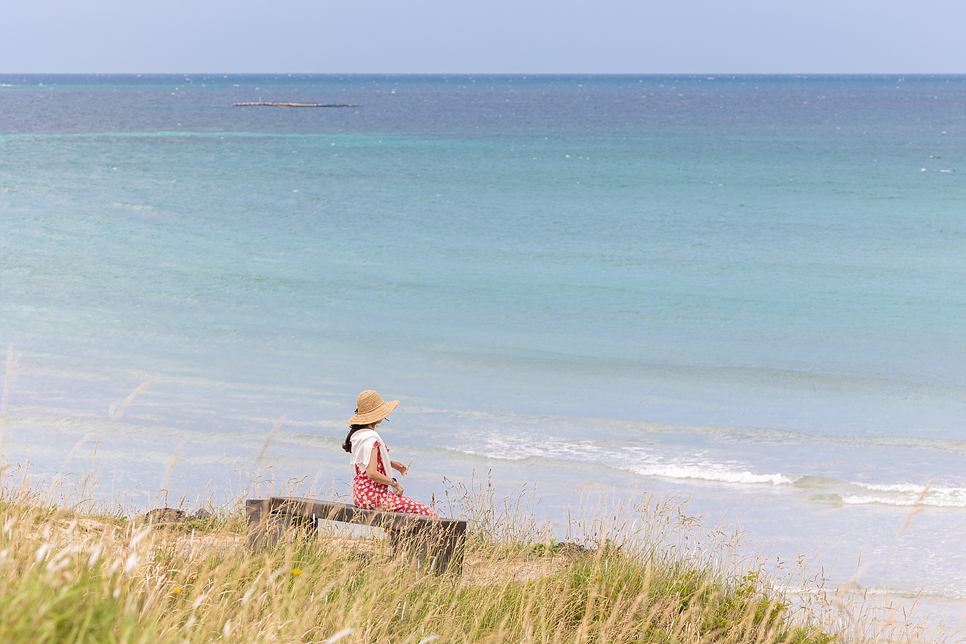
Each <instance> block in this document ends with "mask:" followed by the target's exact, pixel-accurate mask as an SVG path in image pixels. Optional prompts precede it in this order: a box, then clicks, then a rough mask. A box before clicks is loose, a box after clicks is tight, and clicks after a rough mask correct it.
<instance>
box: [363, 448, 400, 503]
mask: <svg viewBox="0 0 966 644" xmlns="http://www.w3.org/2000/svg"><path fill="white" fill-rule="evenodd" d="M366 476H368V477H369V478H370V479H371V480H372V481H375V482H376V483H379V484H380V485H388V486H390V487H391V488H392V489H393V490H394V491H395V492H396V495H397V496H402V493H403V488H402V486H401V485H399V483H397V482H396V481H394V480H392V477H389V476H386V475H385V474H383V473H381V472H380V471H379V448H378V447H373V448H372V454H370V455H369V464H368V465H366Z"/></svg>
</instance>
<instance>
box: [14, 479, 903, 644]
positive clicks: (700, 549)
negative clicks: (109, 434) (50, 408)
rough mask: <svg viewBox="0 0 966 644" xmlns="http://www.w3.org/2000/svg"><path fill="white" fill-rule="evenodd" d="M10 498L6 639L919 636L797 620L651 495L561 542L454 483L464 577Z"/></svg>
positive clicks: (591, 520)
mask: <svg viewBox="0 0 966 644" xmlns="http://www.w3.org/2000/svg"><path fill="white" fill-rule="evenodd" d="M0 498H2V501H0V526H2V534H0V642H3V643H4V644H20V643H28V642H29V643H31V644H33V643H46V642H50V643H54V642H56V643H87V642H91V643H95V642H96V643H98V644H101V643H109V642H125V643H131V644H133V643H145V644H147V643H152V644H153V643H164V644H167V643H171V644H176V643H177V644H181V643H184V642H239V643H241V642H246V643H248V642H251V643H254V642H265V643H269V642H278V643H288V642H293V643H294V642H299V643H305V642H327V643H328V644H334V642H336V641H341V642H343V643H344V644H350V643H373V644H375V643H379V644H384V643H397V644H428V643H429V642H433V641H436V640H439V641H441V642H487V643H492V644H498V643H502V642H506V643H512V644H521V643H529V642H533V643H535V644H536V643H550V642H561V643H563V642H574V643H577V642H599V643H601V644H603V643H605V642H682V643H684V642H695V643H697V642H761V643H766V642H767V643H771V642H776V643H777V642H795V643H802V644H805V643H816V644H824V643H826V642H830V641H833V640H836V641H845V640H866V641H871V640H877V641H887V640H896V639H908V637H906V636H905V635H903V636H902V637H901V638H900V637H897V633H896V631H888V632H887V631H885V630H881V629H880V630H879V631H877V632H871V633H862V632H860V631H857V630H854V629H853V630H852V631H848V630H845V631H843V630H841V628H839V627H835V628H839V630H837V631H836V630H833V625H832V624H831V622H826V623H825V624H824V625H823V624H822V623H821V621H820V619H819V617H818V616H815V615H813V616H812V617H811V618H809V617H808V614H803V613H800V612H799V613H796V612H794V611H793V610H792V609H791V607H790V604H789V603H788V602H787V601H785V600H784V598H782V597H781V596H780V595H778V594H776V592H775V591H774V590H771V585H770V584H769V583H766V581H767V580H766V578H765V575H764V574H763V573H762V572H761V569H760V567H759V566H757V565H755V562H754V560H750V561H745V562H743V563H742V565H741V566H739V567H738V568H737V569H738V570H740V571H741V572H735V573H732V574H728V573H726V572H723V570H725V569H726V566H724V565H723V561H724V559H725V558H726V556H725V555H726V554H728V553H729V552H731V549H732V548H733V547H734V543H733V535H731V536H729V535H724V534H721V533H715V532H710V533H702V532H701V531H700V530H699V529H698V528H697V523H696V522H695V520H694V519H693V518H691V517H688V516H687V515H686V514H684V513H683V512H682V508H681V507H680V506H679V505H676V504H674V503H671V502H668V501H662V500H657V499H654V498H651V497H630V498H628V499H625V500H624V501H623V502H621V503H618V504H617V505H616V506H615V507H613V508H612V509H610V510H607V509H604V508H598V509H596V510H595V511H594V512H590V513H588V514H589V517H588V518H586V519H585V520H582V521H575V524H574V526H573V527H572V532H573V533H577V532H579V533H580V534H579V536H574V537H572V539H573V540H574V543H571V544H558V543H556V542H554V541H553V540H551V539H549V538H547V537H546V536H545V534H544V533H543V532H542V531H541V526H539V524H538V523H537V522H536V520H535V519H534V516H533V514H532V512H530V510H529V508H530V506H529V505H528V503H527V496H526V495H521V496H518V497H515V498H504V499H497V498H494V496H493V491H492V488H490V487H489V486H488V485H487V484H486V483H483V484H477V485H473V484H471V485H469V486H464V485H452V486H451V487H450V488H449V489H448V490H447V492H446V494H445V498H444V499H443V500H442V501H441V503H440V506H441V510H442V511H443V512H444V513H446V514H449V515H451V516H457V515H461V516H464V517H465V518H467V519H468V520H469V523H470V533H469V541H468V544H467V553H466V566H465V571H464V574H463V575H461V576H453V575H451V576H443V577H436V576H433V575H430V574H427V573H426V572H425V571H421V570H420V569H418V567H417V566H414V565H413V564H411V563H407V561H406V560H405V559H400V558H393V557H392V555H391V552H390V549H389V547H388V542H387V541H386V540H385V539H382V538H379V537H378V535H375V534H373V535H369V536H362V537H360V536H358V535H356V536H348V535H347V534H346V533H345V532H340V531H339V530H338V527H337V526H332V525H330V526H323V530H321V531H320V532H319V533H318V535H313V536H311V537H309V538H292V539H289V540H288V541H287V542H286V543H283V544H280V545H279V547H277V548H276V549H275V550H273V551H270V552H261V553H252V552H249V551H248V550H247V549H246V548H245V546H244V543H245V542H244V520H243V516H242V513H241V512H240V511H239V510H238V507H239V505H237V504H236V505H234V506H231V505H230V506H227V507H226V509H225V510H224V511H222V512H220V513H216V514H215V516H213V517H212V518H210V519H207V520H205V521H194V522H191V523H188V524H185V525H178V526H168V527H160V528H159V527H155V526H149V525H145V524H144V523H143V522H142V521H141V520H138V518H126V517H122V516H118V515H112V514H108V515H103V514H102V515H100V516H97V515H96V512H93V511H92V510H91V509H90V507H89V506H83V507H85V508H87V509H86V510H84V511H81V509H80V508H81V507H82V506H75V507H73V508H67V507H63V505H62V504H61V505H60V506H58V505H54V504H53V503H50V502H47V501H44V498H46V497H45V496H44V495H39V494H36V493H34V492H32V491H31V490H30V489H29V488H27V487H24V486H20V487H14V486H12V485H11V484H9V481H7V483H5V485H4V487H3V489H2V497H0ZM530 500H531V501H532V497H531V498H530ZM618 518H620V519H621V520H620V522H618ZM577 542H579V544H580V547H578V546H577V545H576V544H577ZM732 559H733V557H732Z"/></svg>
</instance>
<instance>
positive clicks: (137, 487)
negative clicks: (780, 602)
mask: <svg viewBox="0 0 966 644" xmlns="http://www.w3.org/2000/svg"><path fill="white" fill-rule="evenodd" d="M253 100H265V101H269V100H279V101H284V100H291V101H300V102H338V103H357V104H360V105H361V106H362V107H359V108H345V109H341V108H340V109H277V108H238V107H232V103H234V102H242V101H253ZM964 108H966V77H962V76H955V77H953V76H935V77H908V76H907V77H878V76H877V77H872V76H869V77H715V78H708V77H704V76H701V77H657V76H648V77H630V76H612V77H577V76H567V77H555V76H537V77H522V76H477V77H457V76H448V77H444V76H429V77H426V76H398V77H396V76H346V77H338V76H292V77H289V76H280V77H272V76H227V77H225V76H190V77H185V76H144V77H134V76H27V77H24V76H10V75H7V76H0V124H2V125H0V219H2V221H3V226H2V230H0V271H2V273H0V275H2V284H0V293H2V297H0V320H2V321H0V341H2V342H3V344H4V346H7V345H10V344H12V345H13V348H14V353H15V356H16V359H17V368H16V371H15V374H14V375H15V378H14V379H13V381H12V382H11V383H10V386H9V388H8V396H7V418H6V421H5V425H4V429H3V431H4V435H3V447H2V449H3V453H4V455H5V456H6V457H7V458H8V459H10V460H12V461H17V462H26V461H30V463H31V468H32V471H34V472H35V473H36V474H37V475H38V476H49V475H52V474H53V473H54V472H60V473H63V472H65V471H78V470H89V469H90V468H91V467H92V464H93V466H94V467H97V468H99V480H100V486H101V490H102V491H103V493H104V494H105V495H107V494H111V495H116V494H118V493H120V492H121V491H123V492H124V493H125V494H126V495H127V498H129V499H130V500H131V501H132V502H133V503H134V504H135V505H138V506H140V507H144V506H147V505H149V504H152V503H156V502H159V501H158V496H157V492H158V490H159V488H162V487H164V488H168V489H169V492H168V499H169V502H170V500H171V499H172V498H180V497H182V496H185V498H186V503H189V504H190V503H197V502H198V500H199V499H200V498H201V497H202V496H203V495H204V494H205V492H204V491H205V490H206V489H207V490H208V492H209V493H210V492H212V491H213V490H215V494H216V495H220V496H223V495H225V494H230V493H232V492H235V493H238V492H240V491H241V490H243V489H244V486H245V482H246V481H247V480H248V479H249V478H250V477H252V476H258V477H261V478H265V477H272V476H274V479H275V481H276V482H280V481H285V480H287V479H290V478H293V477H304V480H305V483H306V484H307V485H312V486H313V488H314V489H322V490H327V489H331V488H333V487H334V488H335V489H336V490H337V491H344V490H345V489H346V486H347V483H348V481H349V473H348V467H347V466H346V455H345V454H344V452H342V451H341V449H339V445H340V444H341V442H342V439H343V437H344V429H345V420H346V419H347V418H348V417H349V416H350V415H351V412H352V409H353V408H354V400H355V395H356V394H357V393H358V392H359V391H361V390H362V389H366V388H370V387H374V388H376V389H378V390H379V391H380V392H381V393H383V394H384V395H385V396H386V397H389V398H392V399H396V398H398V399H400V400H401V401H402V404H401V406H400V408H399V410H398V411H397V412H396V413H394V414H393V417H392V419H391V422H390V423H389V424H388V426H385V427H386V431H385V432H384V435H385V437H386V439H387V441H389V443H390V445H391V446H392V447H393V448H394V452H395V453H398V454H400V455H401V460H404V461H405V462H408V461H409V459H415V461H414V463H413V473H412V474H411V475H410V476H409V477H408V479H407V481H406V488H407V492H409V493H411V494H412V495H413V496H415V497H417V498H421V499H429V498H432V496H433V495H437V496H438V495H440V494H441V493H442V491H443V483H442V477H444V476H445V477H448V478H449V479H450V480H465V479H467V478H468V477H469V476H470V473H471V472H473V471H475V472H476V473H477V476H478V477H479V476H480V475H482V473H483V472H486V471H492V475H493V477H494V480H495V481H497V483H498V485H499V486H501V489H505V490H507V491H508V490H510V489H511V488H513V487H514V486H517V485H520V484H522V483H524V482H528V481H529V482H532V481H534V480H536V481H537V489H538V496H540V497H541V498H542V499H543V501H542V503H541V504H540V506H539V510H540V512H541V513H543V515H544V516H545V517H546V518H547V519H548V520H551V521H554V522H556V523H557V524H558V525H559V526H560V528H559V529H560V530H564V529H565V523H566V516H567V508H568V506H574V505H576V504H577V503H579V499H580V498H581V495H583V496H584V498H587V495H591V496H593V495H596V494H601V493H605V492H607V491H608V490H610V491H616V492H618V493H620V492H622V491H624V490H627V489H636V490H638V491H639V492H648V493H650V492H656V493H660V494H664V493H668V494H675V495H684V496H688V497H690V508H691V509H692V510H693V511H695V512H698V513H701V514H703V515H705V516H706V517H708V518H709V521H711V522H714V521H717V520H718V518H719V517H722V516H724V517H725V520H726V521H728V522H733V523H734V524H738V525H740V526H742V527H743V528H745V530H746V533H747V535H748V537H749V538H751V539H752V540H754V541H758V542H764V543H767V544H774V552H775V553H776V556H778V557H780V558H782V559H784V560H794V559H795V557H796V555H797V554H798V553H800V552H804V551H813V550H815V549H820V552H821V555H820V557H819V560H820V563H821V565H823V566H824V567H825V569H826V571H825V573H824V574H825V576H826V578H827V580H828V583H830V584H832V585H835V584H842V583H844V582H845V581H847V580H848V579H849V578H850V577H851V576H852V575H853V573H854V572H855V570H856V569H857V566H858V562H859V559H860V557H861V561H862V564H863V565H864V564H869V567H868V568H866V569H865V572H864V576H863V580H864V582H863V583H864V585H867V586H872V587H884V588H885V589H887V590H888V591H889V592H892V593H895V594H897V595H900V596H902V595H914V594H915V593H916V592H919V591H922V592H924V593H925V594H926V596H927V597H929V598H932V599H930V600H929V601H926V602H925V604H927V605H928V606H930V607H933V608H934V609H935V610H936V611H937V612H939V613H942V614H945V615H946V616H947V617H948V618H949V619H950V620H951V621H953V622H955V623H958V622H959V621H960V618H961V616H960V615H959V614H958V611H957V610H954V609H952V608H950V607H951V606H960V607H962V605H963V603H964V602H966V585H964V582H963V580H964V579H966V537H964V536H963V535H964V534H966V467H964V462H966V433H964V420H966V341H964V340H966V333H964V331H963V324H962V321H963V320H964V319H966V296H964V294H966V253H964V252H963V249H964V248H966V219H964V216H963V213H964V212H966V209H964V203H966V175H964V172H966V146H964V138H966V111H964ZM148 381H156V382H155V384H152V385H151V386H149V387H148V388H147V389H145V390H144V391H143V392H142V393H140V394H139V395H138V396H137V397H135V398H134V399H133V400H132V401H131V402H130V403H129V404H128V405H126V406H123V408H122V407H120V404H121V403H122V401H124V399H125V398H126V397H127V396H128V395H129V394H130V393H131V392H132V391H133V390H134V389H135V388H136V387H138V386H139V385H141V384H142V383H145V382H148ZM112 405H113V406H115V407H114V413H113V415H114V416H115V418H114V419H113V420H112V414H110V413H109V410H110V409H111V407H112ZM118 410H120V411H121V415H118ZM283 415H284V416H285V421H284V423H283V424H282V426H281V428H280V430H279V432H278V434H277V435H276V436H275V437H274V439H273V440H272V442H271V444H270V446H269V448H268V450H267V452H266V455H265V458H264V460H263V461H261V462H258V463H256V462H255V459H256V456H257V455H258V453H259V451H260V450H261V449H262V447H263V446H264V444H265V439H266V436H267V435H268V433H269V431H270V430H271V429H272V427H273V426H274V425H275V423H276V422H277V421H278V420H279V419H280V418H282V417H283ZM95 445H96V450H97V451H96V455H95V453H94V449H95ZM179 448H180V449H179ZM176 452H177V454H178V457H177V459H176V460H174V461H173V460H172V456H173V455H174V454H175V453H176ZM172 464H174V465H173V469H171V470H170V472H169V471H168V470H169V466H170V465H172ZM930 481H933V483H932V485H931V487H929V489H928V490H926V486H927V485H928V484H929V483H930ZM916 509H920V510H921V511H920V512H919V513H918V514H916V515H915V516H914V517H913V518H912V522H911V524H910V525H909V526H908V527H907V528H906V529H905V530H902V527H903V525H904V524H905V522H906V519H907V517H908V516H909V514H910V512H911V511H913V510H916ZM901 530H902V531H901ZM900 531H901V534H900ZM833 562H834V565H833ZM930 602H931V603H930Z"/></svg>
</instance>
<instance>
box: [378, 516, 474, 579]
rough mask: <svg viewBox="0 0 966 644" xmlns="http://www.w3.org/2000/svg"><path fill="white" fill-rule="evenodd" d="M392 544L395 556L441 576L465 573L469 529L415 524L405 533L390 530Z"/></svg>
mask: <svg viewBox="0 0 966 644" xmlns="http://www.w3.org/2000/svg"><path fill="white" fill-rule="evenodd" d="M389 540H390V543H392V550H393V554H395V555H397V556H398V555H403V556H406V557H407V558H409V559H411V560H413V561H416V562H419V563H420V564H421V565H424V566H426V567H427V568H428V569H429V570H431V571H433V572H434V573H436V574H438V575H441V574H444V573H447V572H453V573H456V574H462V572H463V551H464V549H465V545H466V528H465V526H448V527H445V528H444V527H441V526H438V525H433V524H429V525H420V524H414V525H413V526H412V527H411V528H409V529H405V530H389Z"/></svg>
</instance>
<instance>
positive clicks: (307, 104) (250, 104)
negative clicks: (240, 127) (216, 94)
mask: <svg viewBox="0 0 966 644" xmlns="http://www.w3.org/2000/svg"><path fill="white" fill-rule="evenodd" d="M263 106H264V107H362V106H361V105H351V104H346V105H342V104H336V103H276V102H271V103H262V102H259V103H235V104H234V107H263Z"/></svg>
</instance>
